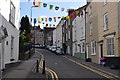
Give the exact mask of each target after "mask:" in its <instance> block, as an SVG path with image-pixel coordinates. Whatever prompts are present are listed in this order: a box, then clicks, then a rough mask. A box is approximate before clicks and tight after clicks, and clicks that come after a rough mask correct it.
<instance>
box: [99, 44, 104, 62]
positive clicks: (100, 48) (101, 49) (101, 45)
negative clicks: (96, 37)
mask: <svg viewBox="0 0 120 80" xmlns="http://www.w3.org/2000/svg"><path fill="white" fill-rule="evenodd" d="M101 57H103V44H99V63H100V58H101Z"/></svg>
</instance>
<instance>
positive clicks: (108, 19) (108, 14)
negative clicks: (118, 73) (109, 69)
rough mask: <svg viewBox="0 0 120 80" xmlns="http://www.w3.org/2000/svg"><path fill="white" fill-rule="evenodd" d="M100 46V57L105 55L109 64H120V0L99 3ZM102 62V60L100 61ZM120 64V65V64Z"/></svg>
mask: <svg viewBox="0 0 120 80" xmlns="http://www.w3.org/2000/svg"><path fill="white" fill-rule="evenodd" d="M99 7H100V9H99V11H98V22H99V23H98V29H99V30H98V34H99V37H98V40H99V41H98V48H99V52H98V54H99V58H101V57H105V58H106V62H107V64H108V66H111V65H112V64H114V65H116V66H118V63H119V64H120V61H119V60H120V49H119V48H120V46H119V45H120V43H119V42H120V40H119V35H120V33H119V30H120V29H119V26H120V24H119V23H120V22H119V20H120V19H119V16H120V2H107V1H106V2H102V3H99ZM99 62H100V61H99ZM119 66H120V65H119Z"/></svg>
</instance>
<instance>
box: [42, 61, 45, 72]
mask: <svg viewBox="0 0 120 80" xmlns="http://www.w3.org/2000/svg"><path fill="white" fill-rule="evenodd" d="M42 74H45V60H43V72H42Z"/></svg>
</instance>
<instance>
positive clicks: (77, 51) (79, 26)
mask: <svg viewBox="0 0 120 80" xmlns="http://www.w3.org/2000/svg"><path fill="white" fill-rule="evenodd" d="M83 13H84V10H83ZM72 24H73V25H74V27H73V28H72V30H73V32H72V33H73V34H72V35H73V55H75V56H76V57H79V58H82V59H83V57H85V56H84V55H85V51H82V50H83V49H82V48H83V47H82V44H83V42H85V14H84V15H83V16H80V17H79V16H77V17H76V18H75V19H74V20H73V22H72Z"/></svg>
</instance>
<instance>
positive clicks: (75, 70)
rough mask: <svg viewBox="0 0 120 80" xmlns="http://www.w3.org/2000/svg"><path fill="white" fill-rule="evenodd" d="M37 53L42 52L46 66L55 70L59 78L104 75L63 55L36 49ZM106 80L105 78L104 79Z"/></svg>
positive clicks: (99, 77) (98, 76) (93, 77)
mask: <svg viewBox="0 0 120 80" xmlns="http://www.w3.org/2000/svg"><path fill="white" fill-rule="evenodd" d="M36 52H37V53H42V54H43V56H44V59H45V62H46V67H47V68H49V69H52V70H53V71H55V72H56V74H57V76H58V78H59V79H61V78H71V79H72V78H75V79H77V78H81V79H82V78H86V79H88V78H91V79H102V80H103V79H105V77H103V76H101V75H98V74H97V73H94V72H92V71H90V70H88V69H86V68H84V67H82V66H80V65H77V64H75V63H73V62H71V61H70V60H68V59H67V58H65V56H64V55H56V54H54V53H52V52H50V51H48V50H44V49H37V50H36ZM105 80H106V79H105Z"/></svg>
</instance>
